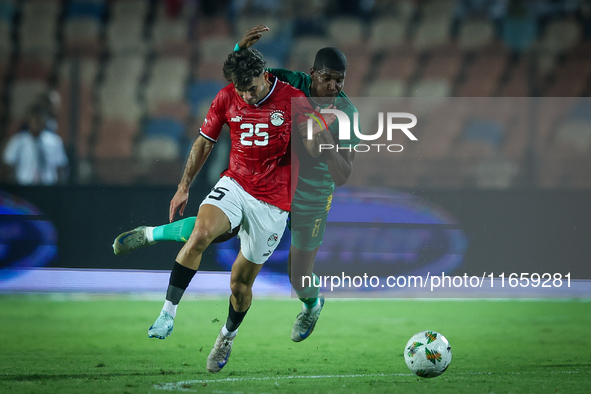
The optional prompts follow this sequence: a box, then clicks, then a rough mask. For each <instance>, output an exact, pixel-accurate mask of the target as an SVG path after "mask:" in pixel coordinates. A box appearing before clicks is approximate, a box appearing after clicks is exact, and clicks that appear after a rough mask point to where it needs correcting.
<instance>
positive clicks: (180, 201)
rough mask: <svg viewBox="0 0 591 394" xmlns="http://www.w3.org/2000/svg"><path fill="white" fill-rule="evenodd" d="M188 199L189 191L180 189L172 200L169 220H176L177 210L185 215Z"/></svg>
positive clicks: (181, 214)
mask: <svg viewBox="0 0 591 394" xmlns="http://www.w3.org/2000/svg"><path fill="white" fill-rule="evenodd" d="M187 201H189V192H188V191H183V190H181V189H178V190H177V191H176V193H175V194H174V197H172V200H170V209H169V211H168V220H169V221H170V223H172V222H173V221H174V216H175V215H176V212H177V210H178V212H179V215H180V216H183V215H184V213H185V207H186V206H187Z"/></svg>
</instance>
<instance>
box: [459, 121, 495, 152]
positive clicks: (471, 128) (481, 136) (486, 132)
mask: <svg viewBox="0 0 591 394" xmlns="http://www.w3.org/2000/svg"><path fill="white" fill-rule="evenodd" d="M503 134H504V133H503V126H502V125H501V124H500V123H498V122H497V121H494V120H490V119H471V120H468V121H467V122H466V126H465V127H464V130H463V131H462V137H463V139H464V141H483V142H487V143H490V144H491V145H492V146H494V147H496V148H498V147H500V146H501V144H502V143H503Z"/></svg>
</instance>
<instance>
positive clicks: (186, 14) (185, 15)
mask: <svg viewBox="0 0 591 394" xmlns="http://www.w3.org/2000/svg"><path fill="white" fill-rule="evenodd" d="M180 3H181V8H180V9H178V13H174V15H171V14H170V11H171V10H170V8H169V4H170V2H168V1H158V2H156V10H155V15H156V18H155V19H156V21H160V20H162V19H168V20H172V21H180V20H182V21H185V22H187V23H188V22H190V21H191V19H193V18H194V17H195V11H196V8H197V7H196V5H197V4H195V3H193V2H190V1H180ZM175 11H177V9H175V10H174V11H173V12H175Z"/></svg>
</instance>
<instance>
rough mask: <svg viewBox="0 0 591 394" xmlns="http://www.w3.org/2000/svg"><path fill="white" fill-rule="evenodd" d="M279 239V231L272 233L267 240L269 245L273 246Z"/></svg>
mask: <svg viewBox="0 0 591 394" xmlns="http://www.w3.org/2000/svg"><path fill="white" fill-rule="evenodd" d="M278 239H279V235H277V233H275V234H273V235H271V236H270V237H269V239H268V240H267V245H269V246H273V245H275V244H276V243H277V240H278Z"/></svg>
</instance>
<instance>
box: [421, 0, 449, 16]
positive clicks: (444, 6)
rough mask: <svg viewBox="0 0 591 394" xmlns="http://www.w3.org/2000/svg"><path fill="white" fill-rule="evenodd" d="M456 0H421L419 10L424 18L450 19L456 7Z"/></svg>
mask: <svg viewBox="0 0 591 394" xmlns="http://www.w3.org/2000/svg"><path fill="white" fill-rule="evenodd" d="M456 3H457V1H456V0H430V1H424V2H421V6H420V12H421V15H422V16H423V17H426V18H445V19H451V17H452V16H453V14H454V11H455V8H456Z"/></svg>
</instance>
